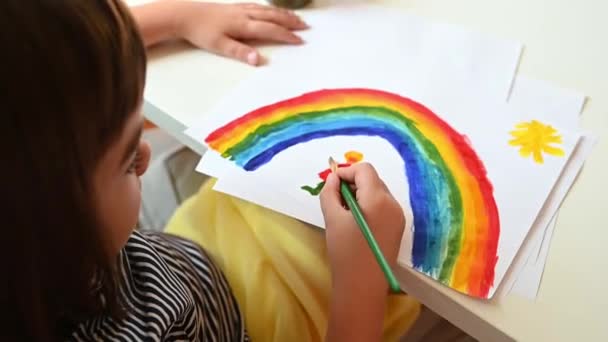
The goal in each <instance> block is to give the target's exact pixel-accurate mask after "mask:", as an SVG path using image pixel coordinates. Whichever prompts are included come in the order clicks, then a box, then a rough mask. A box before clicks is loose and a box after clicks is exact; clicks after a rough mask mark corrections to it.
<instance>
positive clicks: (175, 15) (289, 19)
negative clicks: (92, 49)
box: [131, 1, 307, 65]
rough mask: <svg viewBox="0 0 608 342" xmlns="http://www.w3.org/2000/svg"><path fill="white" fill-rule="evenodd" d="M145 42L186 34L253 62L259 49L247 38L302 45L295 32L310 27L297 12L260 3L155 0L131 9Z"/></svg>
mask: <svg viewBox="0 0 608 342" xmlns="http://www.w3.org/2000/svg"><path fill="white" fill-rule="evenodd" d="M131 10H132V13H133V16H134V17H135V20H136V22H137V24H138V26H139V29H140V32H141V35H142V37H143V40H144V43H145V44H146V46H151V45H154V44H157V43H160V42H163V41H167V40H172V39H184V40H186V41H188V42H190V43H191V44H193V45H195V46H197V47H199V48H202V49H206V50H209V51H211V52H213V53H216V54H219V55H223V56H226V57H230V58H235V59H238V60H241V61H243V62H246V63H249V64H251V65H258V64H259V63H260V62H261V58H260V56H259V53H258V52H257V51H256V50H255V49H254V48H253V47H251V46H249V45H247V44H245V43H243V42H242V41H243V40H262V41H272V42H278V43H286V44H301V43H302V40H301V39H300V37H299V36H297V35H296V34H295V33H294V32H293V31H295V30H302V29H305V28H307V26H306V24H305V23H304V22H303V21H302V20H301V19H300V18H299V17H298V16H296V15H295V14H294V13H293V12H291V11H287V10H284V9H279V8H274V7H269V6H262V5H257V4H217V3H204V2H194V1H157V2H153V3H149V4H145V5H141V6H135V7H132V8H131Z"/></svg>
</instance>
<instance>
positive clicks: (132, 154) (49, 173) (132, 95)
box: [0, 0, 417, 341]
mask: <svg viewBox="0 0 608 342" xmlns="http://www.w3.org/2000/svg"><path fill="white" fill-rule="evenodd" d="M135 18H136V19H133V18H132V17H131V16H130V14H129V12H128V9H127V8H126V7H125V6H124V5H123V4H122V3H120V2H119V0H64V1H23V0H5V1H2V2H0V22H2V23H3V25H4V27H5V29H4V30H2V31H1V32H0V44H2V46H3V47H4V48H3V52H2V58H1V59H0V74H1V75H2V86H1V88H0V89H1V90H0V103H2V113H3V116H2V118H3V119H4V122H3V123H2V125H1V126H0V127H1V128H0V129H1V132H0V143H2V146H5V148H6V151H5V152H6V154H7V155H8V157H7V163H5V167H4V172H3V175H2V177H1V182H2V188H3V189H4V190H5V196H3V197H2V198H3V203H2V204H3V205H2V208H3V209H2V210H3V212H2V216H3V218H4V219H5V220H6V221H5V222H6V224H5V227H6V228H5V231H4V233H3V237H2V239H3V240H2V241H3V245H4V246H3V248H2V249H0V250H1V252H0V253H1V254H0V258H1V260H3V265H4V268H3V274H4V277H3V279H4V280H3V281H2V288H0V298H1V302H0V303H1V304H2V305H1V310H2V313H3V314H2V317H1V319H0V322H2V323H1V325H0V340H2V341H12V340H16V341H17V340H18V341H25V340H39V341H47V340H65V339H67V340H130V341H141V340H189V341H196V340H219V341H240V340H248V331H251V332H252V335H253V336H254V337H256V336H257V337H259V339H260V340H271V339H274V340H276V341H285V340H288V338H287V337H286V336H290V335H289V330H290V329H291V327H293V326H294V324H295V323H294V321H293V320H294V319H295V318H294V317H299V318H300V319H301V321H304V322H306V321H308V320H311V319H312V318H311V317H316V318H315V319H318V317H324V318H325V319H324V320H323V321H324V322H328V323H318V322H313V323H310V324H307V325H306V326H307V327H310V329H311V331H313V332H308V333H307V336H303V335H302V338H301V339H300V338H297V337H296V339H297V340H307V339H320V338H323V337H324V336H326V337H327V339H328V340H332V341H341V340H345V341H346V340H348V341H374V340H380V339H381V338H382V336H384V338H387V336H391V337H389V338H392V339H394V338H396V336H398V335H396V334H395V333H394V332H395V331H399V333H402V332H403V330H404V329H407V327H408V326H409V324H411V322H412V320H413V318H414V317H415V313H416V311H417V304H415V302H413V301H411V300H409V299H408V298H407V296H399V297H392V298H391V299H390V302H391V304H392V305H397V304H401V305H398V307H399V309H395V308H393V309H392V312H393V313H394V314H392V315H387V321H384V318H385V317H384V316H385V311H386V308H387V302H388V301H387V298H389V296H388V295H387V293H388V292H387V284H386V282H385V280H384V277H383V275H382V273H381V271H380V269H379V268H378V266H377V265H376V262H375V260H374V258H373V256H372V254H371V252H370V251H369V248H368V247H367V245H366V243H365V241H364V240H363V238H362V236H361V234H360V232H359V231H358V228H357V226H356V224H355V222H354V220H353V219H352V216H351V214H350V213H349V212H348V211H347V210H346V209H344V207H343V206H342V202H341V197H340V194H339V190H338V178H337V176H336V175H332V176H330V177H329V178H328V180H327V185H326V188H325V189H324V191H323V194H322V196H321V206H322V209H323V213H324V216H325V219H326V225H327V232H326V241H327V242H326V243H327V254H325V250H324V249H323V248H319V247H318V245H321V244H324V240H319V239H317V238H316V237H315V238H314V239H312V240H310V241H309V242H310V244H311V245H310V247H308V250H309V251H316V250H318V251H319V253H317V255H314V257H316V258H322V259H323V263H322V267H321V268H322V269H325V268H326V267H328V269H330V270H331V277H329V275H328V274H325V273H323V272H321V273H320V274H319V273H311V274H312V275H311V276H312V277H319V278H320V279H318V281H317V283H322V284H325V285H323V286H320V287H318V288H315V289H314V290H315V291H317V292H318V293H314V291H310V289H307V288H305V287H304V288H302V292H305V293H307V294H310V296H309V297H310V298H308V300H303V301H300V302H299V303H300V304H299V305H293V303H298V302H294V301H293V300H291V299H289V298H287V300H286V301H285V302H283V304H284V305H285V306H290V307H289V308H281V309H283V311H279V308H277V306H278V305H275V304H276V303H277V301H276V299H277V294H281V293H285V292H286V291H287V292H288V290H285V288H286V287H282V285H281V284H282V283H289V282H290V281H291V280H292V279H294V277H295V279H298V274H299V276H302V274H303V273H302V272H300V270H299V269H293V270H291V273H290V272H279V273H273V274H274V277H275V278H277V277H278V278H280V281H268V282H264V281H262V284H266V285H267V286H264V285H262V286H257V285H259V284H260V283H259V281H260V279H259V278H255V275H252V274H253V273H252V272H255V271H256V270H251V269H240V270H230V269H228V267H229V266H233V265H234V263H233V262H228V261H227V260H232V261H234V260H241V261H242V262H243V265H245V262H246V261H247V260H258V264H257V265H264V264H267V265H274V264H275V263H276V258H273V257H272V256H263V255H259V254H256V255H243V254H241V255H240V259H239V258H232V256H231V255H229V254H225V255H222V254H221V253H222V252H223V251H227V252H230V251H231V250H229V249H222V248H220V247H219V244H217V241H207V242H206V244H208V245H209V246H210V247H211V248H212V249H213V252H212V255H213V256H214V257H213V258H212V257H210V255H209V254H207V252H206V251H205V250H203V249H202V248H201V247H200V245H199V244H197V243H194V242H191V241H189V240H186V239H184V238H180V237H177V236H175V235H168V234H159V233H149V232H138V231H133V227H135V225H136V221H137V217H138V210H139V205H140V201H141V198H140V183H139V179H138V177H139V176H141V175H142V174H143V173H144V172H145V171H146V167H147V164H148V161H149V158H150V148H149V146H148V145H147V144H146V143H144V142H142V141H140V137H141V133H142V125H143V116H142V114H141V112H140V108H141V103H142V92H143V88H144V83H145V72H146V57H145V50H144V46H145V45H144V41H145V43H146V44H147V45H150V44H153V43H156V42H160V41H162V40H165V39H172V38H184V39H187V40H189V41H191V42H192V43H193V44H195V45H197V46H199V47H204V48H209V49H211V50H212V51H214V52H217V53H220V54H225V55H229V56H232V57H237V58H241V59H242V60H243V61H247V62H249V63H251V64H257V63H258V62H259V55H258V54H257V52H255V51H254V50H252V49H251V48H250V47H247V46H246V45H243V44H242V43H239V42H237V41H235V40H233V38H269V39H273V38H274V39H277V40H280V41H286V42H289V39H292V42H294V43H297V42H296V40H295V39H293V38H289V39H287V38H285V39H279V38H277V37H278V36H272V34H275V33H276V32H279V31H280V32H282V33H281V34H282V35H283V36H282V37H287V36H290V37H291V36H292V35H293V34H292V33H291V32H289V30H290V29H296V28H299V27H300V28H301V27H303V26H304V24H303V23H301V21H299V20H298V19H297V17H295V16H294V15H292V14H290V13H288V12H284V11H279V10H272V9H269V8H266V7H261V6H257V5H234V6H222V5H212V4H196V3H186V2H178V1H175V2H167V3H160V4H154V5H150V6H146V7H141V8H139V9H136V10H135ZM203 18H207V19H209V20H211V21H210V24H209V25H213V26H209V27H207V29H208V30H207V31H206V32H203V31H205V30H203V28H204V26H205V25H204V24H202V23H199V20H202V19H203ZM278 18H280V19H278ZM260 23H262V24H260ZM239 25H241V26H239ZM269 25H270V26H269ZM298 25H299V26H298ZM260 27H263V28H264V30H262V32H261V33H259V32H260V31H256V30H259V28H260ZM254 31H255V32H258V33H255V34H253V33H251V32H254ZM273 32H274V33H273ZM286 32H287V33H286ZM140 33H141V36H140ZM142 37H143V40H142ZM252 56H254V57H252ZM201 91H204V89H201ZM338 176H339V177H341V178H343V179H345V180H347V181H350V182H351V183H353V184H355V186H356V187H357V197H358V200H359V202H360V204H361V207H362V209H363V211H364V213H365V215H366V217H367V219H368V221H369V222H370V224H371V226H372V228H373V229H374V234H375V235H376V238H377V239H378V241H379V243H380V245H381V247H382V248H383V251H384V253H385V255H386V256H387V258H388V259H389V260H390V261H391V262H392V263H393V264H394V263H395V260H396V257H397V251H398V247H399V244H400V237H401V234H402V231H403V227H404V218H403V214H402V211H401V209H400V207H399V205H398V204H397V202H396V201H395V200H394V199H393V198H392V197H391V195H390V193H389V192H388V191H387V189H386V187H385V185H384V184H383V183H382V181H381V180H380V179H379V178H378V176H377V174H376V173H375V171H374V169H373V168H372V167H371V166H369V165H358V166H353V167H350V168H346V169H341V170H340V171H339V172H338ZM214 196H215V197H214ZM201 200H209V201H211V202H209V201H207V202H206V203H205V204H204V205H203V207H204V209H205V210H206V212H207V213H208V214H209V216H214V215H215V216H214V217H215V218H216V219H217V218H218V216H217V215H218V214H219V215H221V214H223V213H226V212H225V211H222V212H220V209H221V208H223V209H222V210H225V209H226V208H227V207H230V208H232V209H233V210H243V208H244V206H245V205H246V204H243V203H240V204H238V203H236V204H235V203H232V204H231V203H227V201H229V199H228V198H227V197H225V196H224V197H222V196H219V195H215V194H211V192H210V190H209V186H207V187H205V188H204V189H202V190H201V194H199V195H198V196H196V197H195V198H194V199H193V202H191V203H190V207H191V208H192V207H195V208H200V207H201V205H200V204H199V207H196V205H197V203H196V201H201ZM220 207H221V208H220ZM214 208H215V209H214ZM214 210H215V211H214ZM248 210H249V211H248V212H246V213H245V212H242V215H243V216H242V217H243V218H247V217H250V216H251V215H252V213H254V214H256V215H262V216H263V217H265V218H268V220H271V221H272V222H279V223H281V224H283V225H284V226H285V230H286V231H291V232H292V236H293V237H295V238H303V239H306V238H307V236H308V237H309V236H310V235H307V234H312V233H310V232H311V231H313V230H312V229H310V228H309V227H304V226H303V225H298V223H297V222H296V221H295V220H291V219H288V218H285V217H282V216H280V215H278V214H274V213H270V212H268V211H264V210H263V209H261V208H257V207H249V209H248ZM192 215H194V214H193V212H192V211H189V210H188V208H184V210H182V214H178V215H176V218H175V220H176V223H174V224H173V226H174V227H176V228H174V229H175V230H180V229H185V228H187V227H185V226H188V227H190V228H191V227H192V226H193V225H195V224H194V223H193V222H185V221H187V219H188V218H192V217H193V216H192ZM232 215H239V214H238V212H233V213H232ZM180 219H181V225H182V226H181V227H178V226H179V225H180ZM227 219H230V218H229V217H228V218H227ZM233 222H234V221H233ZM215 223H217V224H220V223H221V220H219V221H218V220H216V221H215ZM225 228H226V230H227V232H231V231H234V230H232V229H241V230H240V231H238V232H239V233H242V232H243V231H244V230H247V229H249V228H250V226H248V225H247V222H244V223H243V225H242V227H241V228H236V227H225ZM197 229H198V232H199V233H200V234H199V236H205V232H207V234H211V235H213V234H216V233H217V232H218V231H219V230H221V229H222V227H220V226H212V227H200V226H199V227H197ZM209 232H211V233H209ZM258 233H260V232H258ZM258 233H256V234H258ZM314 234H316V233H314ZM182 235H185V234H182ZM266 235H271V232H268V231H267V232H266V234H265V236H266ZM279 235H280V234H279ZM213 236H216V237H217V235H213ZM254 236H258V237H259V236H261V235H255V234H254ZM315 236H317V237H319V236H320V234H317V235H315ZM232 238H233V241H234V242H235V244H239V243H242V242H243V238H242V237H239V236H232ZM197 240H198V239H197ZM313 240H314V241H313ZM277 248H279V249H285V250H287V249H289V248H290V247H289V246H288V245H285V246H277ZM309 256H312V254H310V255H309ZM303 257H304V256H302V257H301V258H303ZM294 258H295V259H298V257H297V256H296V257H294ZM212 259H213V260H212ZM218 260H219V261H218ZM217 263H219V264H220V266H222V267H221V268H220V267H218V266H217ZM303 263H304V261H302V260H300V261H298V260H295V261H294V262H293V263H292V264H293V265H296V266H297V265H301V264H303ZM327 265H329V266H327ZM260 267H263V266H260ZM234 268H238V266H237V267H234ZM241 268H243V267H241ZM258 271H259V270H258ZM227 272H232V273H230V274H232V276H230V277H228V280H227V278H226V277H225V276H224V273H227ZM248 276H251V278H248ZM249 280H251V281H252V282H253V283H255V284H256V286H257V287H256V286H252V285H250V284H249ZM275 280H276V279H275ZM233 289H238V291H235V292H233ZM233 293H237V294H239V295H237V296H235V295H234V294H233ZM291 295H292V296H297V295H299V294H291ZM282 298H283V297H282ZM311 298H312V299H311ZM314 298H320V299H319V300H318V301H319V303H317V304H318V306H317V307H321V308H322V309H320V310H322V313H314V312H311V311H310V310H309V309H310V307H309V306H307V304H306V303H310V302H311V301H313V302H314V301H315V300H314ZM254 299H259V300H263V301H265V302H266V303H269V305H267V306H264V305H257V307H255V308H252V305H251V303H252V302H255V301H253V300H254ZM243 308H245V309H243ZM252 310H257V312H259V315H260V317H264V319H265V321H262V322H260V321H259V320H256V318H257V317H256V314H252V313H251V312H252ZM389 311H390V310H389ZM294 312H297V313H303V314H297V315H295V314H293V313H294ZM243 313H245V314H243ZM273 313H274V315H273ZM290 313H292V314H290ZM395 313H396V314H395ZM249 321H251V322H254V323H252V324H250V323H248V322H249ZM383 324H384V326H383ZM296 330H297V331H299V332H302V333H305V332H303V331H302V330H298V329H296ZM387 331H392V332H393V333H392V334H389V335H387ZM383 333H384V335H383ZM268 336H270V337H269V338H266V337H268ZM289 340H294V339H293V338H291V339H289Z"/></svg>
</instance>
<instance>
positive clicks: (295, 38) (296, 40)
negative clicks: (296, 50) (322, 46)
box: [290, 35, 304, 44]
mask: <svg viewBox="0 0 608 342" xmlns="http://www.w3.org/2000/svg"><path fill="white" fill-rule="evenodd" d="M290 42H292V43H294V44H302V43H304V40H303V39H302V38H301V37H300V36H297V35H293V36H292V37H291V39H290Z"/></svg>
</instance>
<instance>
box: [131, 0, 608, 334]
mask: <svg viewBox="0 0 608 342" xmlns="http://www.w3.org/2000/svg"><path fill="white" fill-rule="evenodd" d="M144 1H145V0H144ZM315 1H317V0H315ZM137 2H142V0H139V1H137V0H132V1H130V3H137ZM385 2H387V3H391V4H398V5H399V6H401V7H403V8H405V9H408V10H410V11H412V12H414V13H417V14H420V15H423V16H426V17H429V18H432V19H435V20H439V21H444V22H450V23H455V24H461V25H463V26H466V27H469V28H472V29H476V30H479V31H483V32H486V33H490V34H494V35H497V36H500V37H504V38H511V39H516V40H519V41H521V42H523V43H524V44H525V46H526V49H525V52H524V55H523V58H522V63H521V65H520V68H519V72H520V73H522V74H524V75H528V76H532V77H535V78H540V79H544V80H547V81H551V82H554V83H556V84H558V85H561V86H563V87H567V88H573V89H575V90H578V91H581V92H583V93H585V94H586V95H588V96H589V97H590V101H588V103H587V105H586V108H585V111H584V114H583V120H582V121H583V127H584V128H586V129H588V130H591V131H592V132H593V133H595V134H598V135H599V136H600V143H599V145H598V146H596V148H595V150H594V152H593V154H592V155H591V157H590V159H589V160H588V162H587V164H586V166H585V168H584V170H583V172H582V174H581V176H580V177H579V180H578V182H577V184H576V185H575V187H574V189H573V190H572V191H571V193H570V195H569V196H568V198H567V200H566V202H565V204H564V206H563V209H562V210H561V212H560V215H559V222H558V227H557V230H556V233H555V235H554V238H553V243H552V245H551V252H550V255H549V260H548V264H547V268H546V271H545V274H544V278H543V283H542V286H541V290H540V294H539V298H538V300H537V302H535V303H533V302H530V301H527V300H525V299H521V298H518V297H516V296H509V297H507V298H506V299H503V300H501V301H500V302H495V303H484V302H480V301H477V300H473V299H470V298H467V297H465V296H462V295H459V294H456V293H454V292H453V291H451V290H449V289H447V288H445V287H443V286H440V285H437V284H435V283H433V282H432V281H430V280H428V279H427V278H424V277H423V276H420V275H418V274H416V273H415V272H412V271H402V272H401V274H400V276H401V277H403V279H404V280H405V283H406V284H407V287H408V288H407V290H408V292H410V293H411V294H412V295H414V296H415V297H417V298H419V299H420V300H421V301H422V302H423V303H424V304H425V305H427V306H428V307H430V308H431V309H433V310H434V311H436V312H437V313H439V314H440V315H442V316H444V317H445V318H446V319H448V320H450V321H451V322H452V323H454V324H455V325H457V326H458V327H460V328H461V329H463V330H464V331H466V332H467V333H469V334H471V335H472V336H474V337H476V338H478V339H480V340H484V341H485V340H487V341H503V340H511V339H514V340H518V341H574V340H580V341H608V319H606V318H604V317H603V314H604V313H605V311H606V310H605V309H606V308H608V294H606V292H605V289H606V288H607V286H606V284H607V283H608V261H607V260H608V249H607V248H606V246H607V245H608V223H607V222H608V219H607V218H606V215H607V214H608V201H606V199H605V197H606V195H605V192H606V191H607V190H608V181H607V180H606V177H608V139H606V137H607V133H608V20H607V17H608V1H605V0H578V1H574V0H510V1H506V0H503V1H499V0H494V1H488V0H404V1H385ZM316 5H317V6H321V5H322V3H321V2H320V1H317V2H316ZM263 51H265V52H268V50H263ZM152 55H153V58H152V60H151V63H150V70H149V72H148V84H147V89H146V100H147V103H146V105H145V114H146V116H147V117H148V118H149V119H150V120H151V121H153V122H155V123H156V124H157V125H159V126H160V127H161V128H163V129H165V130H167V131H168V132H169V133H171V134H172V135H174V136H175V137H177V138H178V139H179V140H180V141H182V142H183V143H184V144H186V145H188V146H189V147H191V148H192V149H194V150H195V151H197V152H199V153H204V148H203V146H202V144H200V143H199V142H196V141H192V140H190V139H189V138H187V137H185V136H184V135H183V134H182V131H183V129H184V128H185V127H187V126H188V125H190V124H192V123H193V122H195V120H196V119H197V118H198V117H200V116H201V115H205V111H201V110H200V108H210V107H211V106H212V105H213V104H214V103H215V101H217V100H218V99H219V98H220V97H221V96H222V95H223V94H225V93H226V92H227V91H228V90H230V89H231V87H233V86H234V85H235V84H236V83H237V82H238V81H239V80H240V79H242V78H244V77H245V76H247V75H248V74H249V73H250V72H251V71H252V68H250V67H248V66H246V65H243V64H240V63H237V62H233V61H230V60H227V59H223V58H219V57H215V56H212V55H209V54H207V53H205V52H202V51H194V50H191V49H187V48H184V47H177V48H176V47H160V48H158V49H156V50H155V51H154V52H153V54H152ZM193 103H196V104H197V105H196V108H198V109H197V110H193Z"/></svg>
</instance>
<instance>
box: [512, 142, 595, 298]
mask: <svg viewBox="0 0 608 342" xmlns="http://www.w3.org/2000/svg"><path fill="white" fill-rule="evenodd" d="M596 142H597V138H596V137H594V136H592V135H585V136H583V137H582V138H581V140H580V141H579V144H578V146H577V147H576V150H575V151H574V152H573V154H572V156H571V158H570V160H569V161H568V164H567V165H566V168H565V169H564V172H563V173H562V175H561V177H560V178H559V180H558V181H557V183H556V185H555V188H554V190H553V192H552V193H551V196H550V197H549V199H548V200H547V202H546V203H545V206H544V208H543V210H542V211H541V214H539V216H538V218H537V221H536V222H535V224H534V226H535V227H543V225H544V226H545V227H547V226H548V227H549V228H547V229H546V232H545V231H544V230H543V229H537V230H533V231H531V233H536V234H535V235H537V236H538V237H540V238H542V237H544V240H543V243H542V244H541V248H540V251H539V253H538V254H537V257H536V258H535V256H536V255H535V254H534V253H531V255H529V258H528V259H527V260H525V259H524V260H525V261H523V260H519V261H517V262H519V263H523V264H524V265H526V266H525V267H523V268H522V269H523V272H521V273H520V274H518V277H517V278H516V279H509V281H505V283H504V284H503V286H504V290H505V291H506V292H505V293H504V294H506V293H508V290H512V291H513V292H514V293H517V294H519V295H521V296H524V297H526V298H529V299H532V300H534V299H535V298H536V295H537V293H538V289H539V287H540V281H541V279H542V274H543V271H544V266H545V263H546V260H547V256H548V253H549V245H550V241H551V237H552V235H553V231H554V225H555V222H554V221H555V220H554V218H555V217H556V215H555V213H556V212H557V210H558V209H559V207H560V205H561V203H562V202H563V200H564V198H565V197H566V195H567V194H568V191H570V188H571V187H572V185H573V184H574V181H575V180H576V176H577V175H578V173H579V172H580V170H581V168H582V167H583V164H584V163H585V160H586V159H587V157H589V154H590V153H591V151H592V149H593V146H594V145H595V144H596ZM538 237H537V238H535V239H538ZM535 239H533V240H531V241H535ZM545 240H546V242H545ZM522 249H524V251H525V247H522ZM530 249H531V250H533V247H530ZM523 255H525V253H523ZM501 291H502V290H501Z"/></svg>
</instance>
